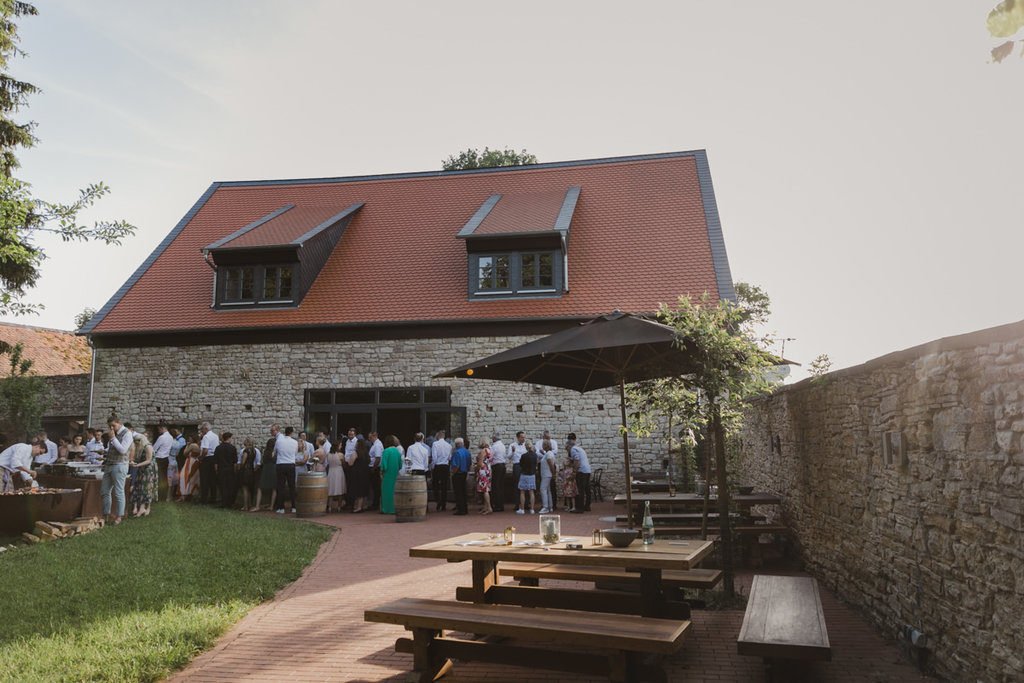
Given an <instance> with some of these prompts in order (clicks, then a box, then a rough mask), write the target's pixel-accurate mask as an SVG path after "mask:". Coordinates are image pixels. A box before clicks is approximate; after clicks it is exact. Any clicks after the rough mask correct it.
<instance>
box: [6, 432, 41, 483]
mask: <svg viewBox="0 0 1024 683" xmlns="http://www.w3.org/2000/svg"><path fill="white" fill-rule="evenodd" d="M45 450H46V446H44V445H43V444H41V443H38V442H36V441H33V442H32V443H31V444H27V443H16V444H14V445H13V446H10V447H9V448H7V449H6V450H4V452H3V453H0V493H12V492H13V491H14V480H15V477H20V478H21V480H22V482H24V483H25V484H28V485H29V486H31V485H32V482H33V481H34V480H35V478H36V473H35V471H34V470H32V458H34V457H35V456H37V455H39V454H40V453H42V452H43V451H45Z"/></svg>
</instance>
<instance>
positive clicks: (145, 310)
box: [86, 151, 732, 335]
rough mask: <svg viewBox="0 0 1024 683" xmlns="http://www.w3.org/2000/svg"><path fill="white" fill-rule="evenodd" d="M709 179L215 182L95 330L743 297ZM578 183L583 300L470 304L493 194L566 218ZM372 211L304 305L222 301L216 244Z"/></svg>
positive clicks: (682, 170)
mask: <svg viewBox="0 0 1024 683" xmlns="http://www.w3.org/2000/svg"><path fill="white" fill-rule="evenodd" d="M710 183H711V180H710V173H709V172H708V170H707V160H706V156H705V154H704V152H703V151H697V152H681V153H673V154H666V155H651V156H649V157H623V158H618V159H605V160H594V161H585V162H565V163H555V164H539V165H536V166H525V167H511V168H508V169H488V170H486V171H476V172H436V173H434V172H431V173H417V174H396V175H391V176H376V177H362V178H341V179H324V180H319V179H318V180H308V181H306V180H298V181H296V180H286V181H254V182H233V183H215V184H214V185H213V186H211V188H210V190H208V191H207V193H206V195H204V197H203V198H202V199H200V201H199V202H198V203H197V205H196V207H194V208H193V211H191V212H190V213H189V215H187V216H186V218H185V219H183V221H182V223H180V224H179V226H178V227H177V228H175V231H172V233H171V234H170V235H168V237H167V238H165V240H164V242H163V243H161V245H160V246H159V247H158V248H157V250H156V251H155V252H154V254H153V256H151V257H150V259H149V260H148V261H147V263H144V264H143V266H142V267H140V269H139V271H137V272H136V274H135V275H134V276H132V278H130V279H129V280H128V282H126V284H125V286H123V287H122V289H121V290H120V291H119V292H118V293H117V294H116V295H115V296H114V297H113V299H111V301H110V302H108V304H107V305H106V306H105V307H104V309H102V310H101V311H100V313H99V314H98V315H97V317H96V318H94V320H99V322H98V324H97V325H95V326H94V327H93V328H92V329H88V328H87V329H86V331H88V332H91V333H93V334H97V335H102V334H107V333H132V332H156V331H171V330H178V331H185V330H214V329H237V328H280V327H286V326H287V327H296V326H303V325H332V324H339V325H340V324H359V323H364V324H380V323H388V322H418V321H425V322H428V321H448V320H477V321H479V320H500V319H507V318H530V319H543V318H551V317H578V318H584V317H590V316H594V315H598V314H601V313H608V312H610V311H612V310H613V309H621V310H623V311H630V312H644V311H653V310H655V309H656V308H657V306H658V304H659V303H661V302H671V301H674V300H675V299H676V297H678V296H679V295H680V294H689V295H692V296H697V295H700V294H702V293H703V292H705V291H708V292H711V293H712V295H716V296H717V295H731V287H732V281H731V277H730V276H729V273H728V262H727V260H726V259H725V252H724V242H723V241H722V240H721V233H720V228H719V226H718V216H717V208H716V206H715V202H714V194H713V191H712V189H711V184H710ZM574 185H578V186H580V187H581V188H582V189H581V192H580V196H579V200H578V202H577V204H576V208H575V213H574V214H573V219H572V227H571V233H570V238H569V253H568V263H569V287H570V291H569V292H567V293H565V294H564V295H563V296H561V297H558V298H549V299H532V300H515V299H509V300H487V301H477V300H469V298H468V296H467V291H466V289H467V265H466V263H467V261H466V258H467V257H466V244H465V242H464V240H460V239H457V237H456V235H457V234H458V233H459V231H460V229H461V228H462V227H463V226H464V225H465V224H466V222H467V221H468V220H469V218H470V217H471V216H473V214H474V213H475V212H476V211H477V209H478V208H479V207H480V205H481V204H482V203H483V202H484V201H485V200H486V199H487V198H488V197H490V196H491V195H494V194H500V195H502V196H503V197H527V196H532V197H535V198H537V201H536V203H535V204H533V206H534V207H535V210H534V211H532V212H530V211H527V210H526V209H525V208H524V207H525V205H524V204H523V203H521V202H518V201H512V202H509V206H510V207H512V208H514V209H515V210H514V211H511V210H510V211H508V212H505V213H501V212H499V213H498V214H497V215H496V216H495V218H494V221H495V225H496V226H498V225H500V226H505V225H510V224H512V223H514V222H515V221H517V220H520V221H527V220H529V221H532V220H533V216H534V215H537V216H540V217H542V219H543V220H544V221H548V217H550V224H551V225H553V224H554V217H555V216H556V215H557V213H558V207H559V206H560V202H561V200H562V198H563V197H564V195H565V191H566V189H567V188H569V187H570V186H574ZM358 202H365V205H364V206H363V207H362V210H361V211H359V212H358V213H357V214H356V215H355V217H354V219H353V220H352V222H351V223H350V225H349V226H348V228H347V230H346V232H345V234H344V236H343V237H342V239H341V240H340V241H339V242H338V244H337V246H336V247H335V249H334V251H333V253H332V254H331V256H330V258H329V259H328V261H327V263H326V265H325V266H324V268H323V270H322V271H321V272H320V274H319V276H318V277H317V279H316V281H315V282H314V283H313V285H312V288H311V289H310V290H309V292H308V294H307V295H306V297H305V299H304V300H303V302H302V304H301V306H299V307H298V308H295V309H287V310H280V309H278V310H260V309H246V310H213V309H212V308H211V306H210V297H211V288H212V284H213V272H212V271H211V269H210V268H209V267H208V266H207V265H206V263H204V261H203V255H202V253H201V250H202V249H203V248H204V247H206V246H207V245H209V244H211V243H213V242H215V241H217V240H220V239H222V238H224V237H225V236H228V235H230V234H231V233H233V232H235V231H237V230H238V229H239V228H241V227H243V226H245V225H247V224H249V223H251V222H253V221H255V220H257V219H259V218H260V217H263V216H266V215H267V214H268V213H270V212H272V211H275V210H277V209H280V208H281V207H282V206H284V205H285V204H294V205H295V206H296V208H295V209H291V210H290V211H287V212H285V213H284V214H283V215H282V216H281V217H280V219H279V220H280V221H281V222H280V224H279V226H275V229H276V228H277V227H281V228H282V232H281V233H280V234H281V235H284V236H287V235H289V234H292V232H294V230H292V231H290V232H289V231H286V230H284V228H283V226H284V225H286V224H287V221H286V220H285V219H286V217H287V216H288V215H289V214H292V213H293V212H298V213H295V214H294V215H295V216H304V217H311V216H313V215H314V214H316V215H317V216H319V215H327V214H328V213H329V212H330V211H340V210H341V209H342V208H344V207H346V206H350V205H352V204H356V203H358ZM501 204H502V202H501V201H499V202H498V204H497V205H496V207H495V209H494V211H498V207H501ZM327 207H330V208H327ZM318 212H321V213H318ZM488 218H490V217H488ZM274 222H276V221H272V223H274ZM709 222H710V223H712V225H711V226H710V229H709V225H708V223H709ZM297 229H298V228H297V227H296V228H295V230H297ZM253 232H256V231H253ZM238 239H240V240H241V239H245V237H244V236H243V237H240V238H238ZM275 239H277V237H275ZM716 266H717V272H716ZM720 284H721V286H722V287H724V288H726V290H727V291H722V292H720Z"/></svg>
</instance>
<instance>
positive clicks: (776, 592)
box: [736, 574, 832, 680]
mask: <svg viewBox="0 0 1024 683" xmlns="http://www.w3.org/2000/svg"><path fill="white" fill-rule="evenodd" d="M736 650H737V651H738V652H739V653H740V654H741V655H750V656H754V657H763V658H764V660H765V669H766V675H767V677H768V679H769V680H771V678H772V676H773V675H774V674H775V673H780V672H779V669H780V668H782V667H783V666H784V663H783V662H782V661H781V660H792V659H796V660H824V661H830V660H831V659H832V649H831V646H830V645H829V642H828V631H827V630H826V628H825V615H824V613H823V612H822V609H821V595H820V594H819V593H818V582H817V581H815V580H814V579H813V578H811V577H809V576H765V575H762V574H756V575H755V576H754V580H753V583H752V584H751V586H750V597H749V599H748V600H747V611H746V614H744V615H743V626H742V627H741V628H740V636H739V638H738V639H737V641H736ZM791 673H798V672H791ZM781 675H782V677H783V679H784V680H789V676H788V675H786V674H781Z"/></svg>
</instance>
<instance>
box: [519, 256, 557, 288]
mask: <svg viewBox="0 0 1024 683" xmlns="http://www.w3.org/2000/svg"><path fill="white" fill-rule="evenodd" d="M520 273H521V275H522V277H521V278H520V282H521V283H522V284H521V286H520V288H521V289H551V288H552V287H554V286H555V271H554V259H553V258H552V257H551V252H550V251H544V252H537V253H533V254H523V255H522V269H521V270H520Z"/></svg>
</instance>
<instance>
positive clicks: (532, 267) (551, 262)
mask: <svg viewBox="0 0 1024 683" xmlns="http://www.w3.org/2000/svg"><path fill="white" fill-rule="evenodd" d="M469 268H470V278H469V288H470V294H471V295H472V296H474V297H493V296H517V295H522V296H558V295H559V294H560V293H561V292H560V290H559V288H558V287H557V286H556V283H557V282H560V281H561V277H562V262H561V252H560V251H521V252H512V253H508V254H471V255H470V259H469Z"/></svg>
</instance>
